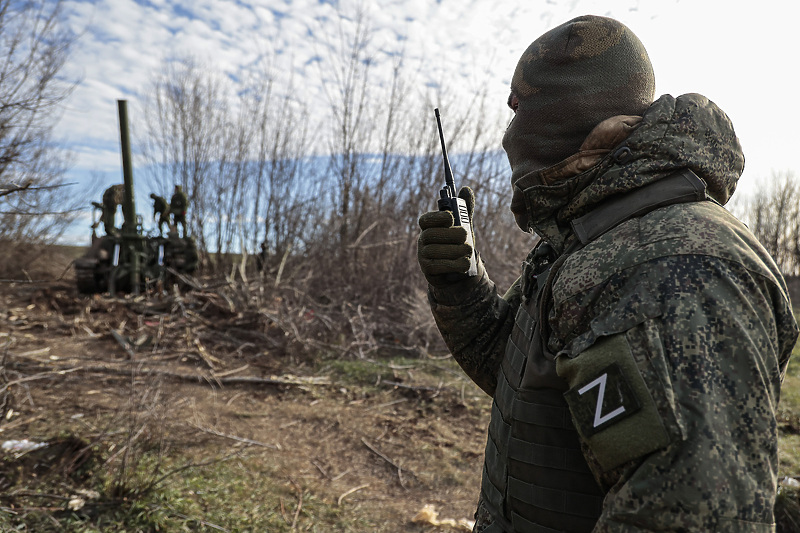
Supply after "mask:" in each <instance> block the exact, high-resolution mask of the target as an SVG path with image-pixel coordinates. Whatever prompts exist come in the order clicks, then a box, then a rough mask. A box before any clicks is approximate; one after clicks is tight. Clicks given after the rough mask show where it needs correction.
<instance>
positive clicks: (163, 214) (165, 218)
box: [150, 193, 169, 235]
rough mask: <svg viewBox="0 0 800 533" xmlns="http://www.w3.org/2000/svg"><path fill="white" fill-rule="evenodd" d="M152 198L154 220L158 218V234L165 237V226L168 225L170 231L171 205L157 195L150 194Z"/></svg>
mask: <svg viewBox="0 0 800 533" xmlns="http://www.w3.org/2000/svg"><path fill="white" fill-rule="evenodd" d="M150 198H152V199H153V220H154V221H155V219H156V217H158V233H159V235H164V229H163V225H164V224H166V225H167V229H169V204H168V203H167V199H166V198H164V197H163V196H159V195H157V194H156V193H150Z"/></svg>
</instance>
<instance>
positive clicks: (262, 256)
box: [256, 241, 268, 272]
mask: <svg viewBox="0 0 800 533" xmlns="http://www.w3.org/2000/svg"><path fill="white" fill-rule="evenodd" d="M267 255H268V254H267V241H262V242H261V251H260V252H259V253H258V254H257V255H256V270H258V271H259V272H263V271H264V268H265V267H266V265H267Z"/></svg>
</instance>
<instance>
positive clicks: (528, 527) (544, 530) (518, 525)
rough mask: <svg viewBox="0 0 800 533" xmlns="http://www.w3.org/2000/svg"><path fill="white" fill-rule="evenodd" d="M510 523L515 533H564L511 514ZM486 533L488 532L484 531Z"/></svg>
mask: <svg viewBox="0 0 800 533" xmlns="http://www.w3.org/2000/svg"><path fill="white" fill-rule="evenodd" d="M511 521H512V522H513V524H514V531H515V532H517V533H564V530H562V529H552V528H549V527H545V526H540V525H539V524H534V523H533V522H531V521H530V520H526V519H525V518H523V517H522V516H520V515H518V514H517V513H512V515H511ZM484 531H488V530H484Z"/></svg>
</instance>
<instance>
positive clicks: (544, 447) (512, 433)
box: [481, 169, 707, 533]
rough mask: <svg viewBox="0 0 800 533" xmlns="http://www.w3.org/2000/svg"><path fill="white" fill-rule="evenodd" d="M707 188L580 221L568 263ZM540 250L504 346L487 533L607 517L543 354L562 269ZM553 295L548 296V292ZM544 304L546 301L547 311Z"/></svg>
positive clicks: (491, 441) (688, 175) (640, 197)
mask: <svg viewBox="0 0 800 533" xmlns="http://www.w3.org/2000/svg"><path fill="white" fill-rule="evenodd" d="M705 191H706V187H705V183H704V182H703V181H702V180H701V179H700V178H698V177H697V176H696V175H695V174H694V173H693V172H692V171H691V170H688V169H682V170H679V171H677V172H675V173H673V174H671V175H670V176H667V177H666V178H664V179H663V180H661V181H658V182H655V183H654V184H652V185H650V186H647V187H644V188H642V189H639V190H637V191H634V192H632V193H629V194H627V195H624V196H622V197H620V198H617V199H616V200H614V201H610V202H606V203H605V204H603V205H602V206H600V207H599V208H597V209H595V210H593V211H591V212H589V213H588V214H586V215H584V216H582V217H580V218H578V219H575V220H574V221H573V222H572V228H573V231H574V233H575V239H574V240H573V245H572V246H571V247H570V249H568V250H567V251H566V252H565V253H564V254H563V255H562V258H563V257H564V256H566V255H568V254H569V253H572V252H574V251H576V250H577V249H579V248H580V247H582V246H584V245H586V244H587V243H589V242H591V241H592V240H594V239H596V238H597V237H599V236H600V235H602V234H603V233H605V232H606V231H609V230H610V229H612V228H614V227H616V226H617V225H619V224H621V223H622V222H624V221H625V220H628V219H630V218H633V217H638V216H642V215H644V214H646V213H649V212H650V211H652V210H654V209H658V208H659V207H664V206H667V205H671V204H676V203H683V202H692V201H702V200H706V199H707V196H706V193H705ZM548 249H549V246H548V245H547V244H546V243H544V244H540V246H539V247H537V250H536V251H535V252H534V256H533V260H532V261H531V262H530V263H526V268H524V269H523V280H522V281H523V289H522V292H523V302H522V304H521V305H520V307H519V309H518V311H517V315H516V317H515V320H514V329H513V331H512V333H511V336H510V338H509V341H508V343H507V345H506V351H505V356H504V358H503V362H502V364H501V367H500V372H499V375H498V378H497V389H496V390H495V394H494V401H493V403H492V416H491V422H490V423H489V437H488V439H487V442H486V456H485V462H484V469H483V478H482V481H481V496H482V499H483V501H484V502H485V504H486V505H487V506H488V508H489V511H490V513H491V515H492V518H493V522H492V523H491V524H490V525H489V526H488V527H487V528H486V529H484V530H483V533H512V532H514V533H559V532H568V533H583V532H587V533H588V532H590V531H591V530H592V529H593V528H594V526H595V524H596V522H597V519H598V518H599V517H600V514H601V512H602V503H603V492H602V491H601V489H600V487H599V486H598V484H597V482H596V481H595V479H594V476H593V475H592V473H591V471H590V470H589V466H588V465H587V463H586V459H585V458H584V456H583V453H582V451H581V446H580V440H579V437H578V432H577V431H576V430H575V427H574V425H573V423H572V418H571V416H570V411H569V408H568V407H567V403H566V400H565V399H564V397H563V393H564V392H565V391H566V389H567V386H566V383H564V382H563V381H562V380H561V379H560V378H559V377H558V376H557V374H556V371H555V357H554V355H553V354H550V353H547V350H546V339H544V338H543V337H544V335H543V333H542V320H546V316H544V317H542V316H539V315H540V309H542V308H546V306H542V305H540V304H541V303H542V302H541V300H542V299H545V300H549V298H550V293H549V287H548V285H550V284H551V283H552V280H553V274H554V272H552V273H551V272H550V270H551V268H552V269H553V270H554V271H555V270H556V269H557V268H558V266H557V265H558V264H560V263H559V262H558V261H555V265H554V264H553V262H554V260H555V258H554V257H549V258H548V257H546V256H547V255H548V254H547V250H548ZM546 289H547V290H546ZM545 303H547V302H545Z"/></svg>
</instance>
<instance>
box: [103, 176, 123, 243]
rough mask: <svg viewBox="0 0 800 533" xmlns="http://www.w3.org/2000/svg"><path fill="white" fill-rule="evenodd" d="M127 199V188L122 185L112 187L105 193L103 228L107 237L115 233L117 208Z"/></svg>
mask: <svg viewBox="0 0 800 533" xmlns="http://www.w3.org/2000/svg"><path fill="white" fill-rule="evenodd" d="M124 197H125V186H124V185H122V184H119V185H112V186H111V187H109V188H108V189H106V190H105V192H104V193H103V214H102V218H103V227H104V228H105V230H106V234H107V235H111V234H112V233H114V232H115V228H114V219H115V218H116V215H117V206H118V205H122V200H123V199H124Z"/></svg>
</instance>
